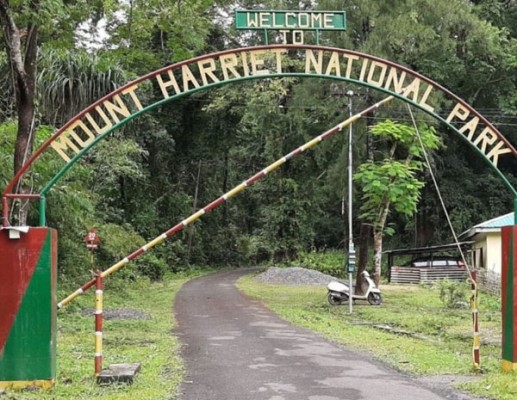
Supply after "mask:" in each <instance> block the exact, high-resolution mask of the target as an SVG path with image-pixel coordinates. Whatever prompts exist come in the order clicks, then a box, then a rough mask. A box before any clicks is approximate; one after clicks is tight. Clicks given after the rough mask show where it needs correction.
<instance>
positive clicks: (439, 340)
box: [238, 276, 517, 400]
mask: <svg viewBox="0 0 517 400" xmlns="http://www.w3.org/2000/svg"><path fill="white" fill-rule="evenodd" d="M238 286H239V288H240V289H241V290H243V291H244V292H245V293H247V294H249V295H251V296H252V297H254V298H257V299H259V300H262V301H263V302H264V303H265V304H266V305H267V306H268V307H269V308H270V309H271V310H273V311H274V312H276V313H277V314H279V315H280V316H282V317H283V318H285V319H286V320H288V321H290V322H292V323H294V324H295V325H298V326H301V327H304V328H307V329H310V330H312V331H315V332H319V333H321V334H322V335H324V336H325V337H327V338H328V339H331V340H333V341H335V342H338V343H342V344H346V345H349V346H351V347H354V348H356V349H361V350H365V351H368V352H369V353H371V354H372V355H374V356H375V357H377V358H378V359H381V360H383V361H385V362H387V363H388V364H390V365H392V366H394V367H395V368H397V369H399V370H401V371H404V372H408V373H411V374H415V375H444V374H461V375H467V374H474V371H473V368H472V364H473V363H472V317H471V313H470V310H469V309H451V308H447V307H445V306H444V304H443V303H442V301H441V300H440V293H439V290H438V289H437V288H424V287H418V286H395V285H393V286H392V285H384V286H382V287H381V289H382V291H383V297H384V304H383V305H382V306H380V307H375V306H370V305H368V303H367V302H362V301H358V302H357V303H356V304H355V306H354V311H353V313H352V314H349V312H348V305H346V306H340V307H333V306H330V305H328V303H327V300H326V289H325V288H324V287H307V286H301V287H293V286H275V285H267V284H263V283H260V282H257V281H256V280H254V279H253V277H251V276H246V277H243V278H241V279H240V280H239V281H238ZM467 293H468V291H467ZM467 300H468V299H467ZM479 303H480V306H479V308H480V327H481V336H482V343H483V344H482V346H481V365H482V371H481V373H480V374H479V376H478V379H476V380H475V381H473V382H469V383H464V384H462V385H461V386H460V387H461V388H462V389H463V390H466V391H469V392H471V393H474V394H476V395H481V396H484V397H486V398H492V399H498V400H510V399H515V398H517V379H516V378H517V375H516V374H507V373H503V372H501V367H500V366H501V311H500V302H499V301H498V299H497V298H494V297H493V296H490V295H487V294H481V295H480V298H479ZM374 325H389V326H390V327H392V328H393V329H396V330H399V331H406V332H409V334H400V333H393V332H388V331H384V330H381V329H377V328H375V327H374Z"/></svg>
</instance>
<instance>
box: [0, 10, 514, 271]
mask: <svg viewBox="0 0 517 400" xmlns="http://www.w3.org/2000/svg"><path fill="white" fill-rule="evenodd" d="M236 9H272V10H274V9H283V10H298V9H300V10H317V9H321V10H345V11H346V12H347V30H346V32H324V33H322V34H321V44H324V45H328V46H333V47H340V48H346V49H353V50H357V51H361V52H365V53H368V54H372V55H375V56H379V57H382V58H385V59H387V60H390V61H393V62H396V63H399V64H401V65H405V66H407V67H409V68H411V69H413V70H415V71H417V72H419V73H421V74H424V75H425V76H428V77H429V78H431V79H433V80H435V81H436V82H438V83H440V84H441V85H443V86H444V87H446V88H447V89H449V90H451V91H452V92H454V93H455V94H457V95H458V96H460V97H461V98H463V99H465V100H466V101H467V102H468V103H469V104H471V105H472V106H473V107H474V108H475V109H476V110H478V111H479V112H481V114H483V115H484V116H486V117H487V118H488V119H489V120H490V121H491V122H492V123H493V124H494V125H495V126H496V127H497V128H498V129H499V130H500V131H501V132H502V133H503V134H504V135H505V136H506V137H507V138H508V140H509V141H510V142H511V143H512V144H513V145H514V147H517V134H516V133H515V128H516V126H517V116H516V114H517V91H516V85H517V2H516V1H513V0H504V1H503V0H477V1H467V0H397V1H393V0H386V1H381V2H380V1H374V0H346V1H343V0H340V1H335V0H334V1H332V0H327V1H264V2H254V1H224V0H221V1H213V0H192V1H181V0H176V1H168V2H163V1H157V0H126V1H103V0H96V1H84V0H48V1H39V0H27V1H8V0H0V24H1V25H2V28H3V40H2V41H1V43H0V88H1V90H2V93H3V94H2V96H1V97H0V160H1V164H0V166H1V168H0V186H1V187H5V186H6V185H7V183H8V182H9V181H10V180H11V178H12V176H13V174H14V172H15V171H17V170H18V169H19V168H20V166H21V165H22V164H23V163H24V161H25V160H26V159H27V155H28V154H30V153H31V152H32V151H34V149H36V148H37V147H38V145H39V144H41V143H42V142H43V141H44V140H45V139H47V138H48V137H49V136H50V135H52V133H53V132H54V131H55V130H56V129H57V128H59V127H60V126H62V125H63V124H64V123H65V122H66V121H68V120H69V119H70V118H72V117H73V116H74V115H76V114H77V113H78V112H79V111H80V110H82V109H83V108H85V107H86V106H88V105H89V104H91V103H92V102H93V101H95V100H96V99H98V98H101V97H102V96H104V95H105V94H107V93H109V92H111V91H112V90H114V89H115V88H117V87H119V86H121V85H123V84H125V83H127V82H129V81H130V80H132V79H135V78H136V77H138V76H142V75H144V74H146V73H148V72H151V71H154V70H156V69H158V68H161V67H164V66H167V65H170V64H172V63H176V62H178V61H181V60H185V59H188V58H191V57H193V56H197V55H202V54H207V53H211V52H214V51H218V50H223V49H227V48H238V47H245V46H254V45H259V44H262V43H263V40H264V38H263V34H262V32H249V31H244V32H243V31H237V30H235V28H234V25H233V14H234V11H235V10H236ZM306 36H307V38H306V41H307V42H308V43H311V41H314V38H313V37H311V36H310V34H307V35H306ZM277 39H278V38H275V36H274V34H273V35H272V37H271V40H273V41H274V40H277ZM17 49H18V53H17ZM20 49H21V51H19V50H20ZM15 53H17V54H19V55H20V57H19V58H17V57H13V54H15ZM350 90H352V91H353V92H354V95H353V97H351V96H347V92H348V91H350ZM158 95H159V93H158V89H157V88H153V87H149V88H147V90H146V96H149V98H153V97H156V96H158ZM381 98H383V95H382V94H380V93H377V92H375V91H372V90H371V89H368V88H365V87H361V86H357V85H356V86H354V85H352V84H346V83H342V82H339V83H337V82H336V81H332V80H324V79H320V78H305V79H301V78H293V77H290V78H282V79H263V80H254V81H248V82H245V83H235V84H232V85H226V86H222V87H220V88H217V89H211V90H207V91H201V92H199V93H196V94H194V95H192V96H189V97H185V98H182V99H181V100H178V101H174V102H170V103H168V104H166V105H164V106H162V107H160V108H159V109H156V110H155V111H152V112H150V113H146V114H144V115H142V116H141V117H139V118H138V119H136V120H135V121H133V122H131V123H130V124H128V125H126V126H124V127H123V128H122V129H119V130H118V131H116V132H115V133H113V134H112V135H110V137H109V138H108V139H107V140H104V141H103V142H101V143H100V144H99V145H98V146H96V147H95V148H94V149H93V150H92V151H90V152H89V153H88V154H87V155H86V156H85V157H84V159H83V160H82V161H81V163H80V164H78V165H75V166H74V168H72V169H71V170H70V171H69V173H68V174H67V175H66V177H65V178H64V179H63V180H62V181H60V182H59V184H57V185H56V187H55V188H54V189H53V190H52V191H51V192H50V193H49V195H48V199H47V201H48V215H47V224H48V225H49V226H51V227H54V228H57V229H58V231H59V268H60V276H61V278H62V279H63V280H65V281H77V280H80V279H82V278H83V277H84V276H85V275H87V274H88V272H87V271H88V269H89V262H88V259H89V258H88V253H87V250H86V248H85V246H84V242H83V238H84V236H85V234H86V232H87V231H88V229H89V228H91V227H95V228H96V230H97V232H98V233H99V235H100V237H101V243H102V244H101V247H100V250H99V251H98V253H97V263H98V264H99V265H100V267H101V268H103V269H104V268H105V267H108V266H110V265H111V264H112V263H113V262H115V261H118V260H119V259H121V258H123V257H125V256H126V255H127V254H128V253H131V252H132V251H134V250H135V249H136V248H137V247H138V246H141V245H143V244H144V243H145V242H146V241H148V240H150V239H152V238H154V237H155V236H157V235H159V234H160V233H162V232H164V231H166V230H167V229H169V228H170V227H171V226H173V225H175V224H176V223H178V222H179V221H181V220H182V219H184V218H185V217H187V216H189V215H190V214H192V213H193V212H194V211H195V210H197V209H198V208H200V207H203V206H204V205H206V204H208V203H209V202H211V201H213V200H214V199H216V198H217V197H219V196H221V194H223V193H225V192H226V191H228V190H229V189H231V188H232V187H233V186H235V185H237V184H239V183H240V182H242V181H243V180H245V179H247V178H248V177H250V176H251V175H252V174H254V173H256V172H258V171H260V170H261V169H262V168H264V167H265V166H267V165H268V164H270V163H271V162H273V161H275V160H276V159H278V158H280V157H282V156H283V155H285V154H286V153H289V152H290V151H291V150H293V149H295V148H296V147H297V146H300V145H301V144H303V143H305V142H306V141H307V140H309V139H310V138H312V137H314V136H316V135H318V134H320V133H322V132H324V131H325V130H327V129H329V128H330V127H332V126H334V125H335V124H337V123H339V122H341V121H343V120H344V119H346V118H347V116H348V115H349V111H350V110H349V105H350V103H349V102H350V101H352V109H353V111H354V112H358V111H360V110H362V109H364V108H366V107H368V106H369V105H371V104H373V103H374V102H376V101H378V100H380V99H381ZM413 113H414V116H415V118H416V122H417V123H418V125H419V126H421V127H423V128H425V129H423V131H426V132H429V134H432V135H433V136H436V137H437V139H436V140H435V141H434V142H433V143H434V144H433V145H431V146H430V147H429V148H430V150H431V164H432V168H433V172H434V173H435V175H436V177H437V181H438V185H439V188H440V191H441V193H442V195H443V197H444V201H445V205H446V207H447V210H448V212H449V214H450V217H451V220H452V223H453V226H454V228H455V230H456V232H458V233H460V232H462V231H464V230H466V229H467V228H469V227H470V226H472V225H473V224H476V223H479V222H481V221H484V220H486V219H489V218H493V217H495V216H498V215H501V214H504V213H507V212H510V211H512V208H513V206H512V204H513V198H512V193H511V192H510V191H509V190H508V188H507V187H506V186H505V185H504V184H503V182H502V181H501V179H500V178H499V177H498V176H497V175H496V174H495V173H494V172H493V170H492V169H491V168H490V167H489V166H488V165H487V163H486V161H485V160H483V158H482V157H480V156H479V155H478V154H477V153H476V152H475V151H474V150H472V149H471V148H469V147H468V146H466V145H465V142H464V141H462V140H461V139H460V138H458V137H457V135H456V134H454V133H452V132H450V131H449V130H448V129H447V128H446V127H445V126H443V125H441V124H439V123H438V122H437V121H435V120H433V119H431V118H430V117H429V116H428V115H426V114H424V113H422V112H419V111H418V110H413ZM388 119H389V121H388V122H386V120H388ZM411 122H412V120H411V115H410V113H409V111H408V107H407V105H406V104H405V103H403V102H400V101H396V102H393V103H391V104H390V105H389V106H387V107H385V108H383V109H379V110H378V111H377V112H375V113H374V114H371V115H369V116H368V118H365V119H362V120H360V121H359V122H358V123H356V124H354V127H353V129H354V142H353V152H354V157H353V160H354V170H355V171H356V172H357V173H356V177H355V181H354V185H353V189H354V190H353V193H354V201H353V204H354V209H353V215H354V218H353V226H354V229H353V232H352V233H353V237H354V238H355V241H356V242H357V243H359V242H361V243H373V234H374V232H375V233H378V234H379V235H381V236H384V248H385V249H386V248H396V247H412V246H426V245H431V244H441V243H450V242H451V241H452V235H451V232H450V230H449V228H448V225H447V222H446V217H445V215H444V212H443V211H442V208H441V206H440V204H439V199H438V196H437V192H436V188H435V187H434V185H433V184H432V182H431V179H430V174H429V170H428V168H427V167H425V165H423V164H422V163H419V164H418V165H415V166H414V168H412V169H411V177H412V179H414V180H415V185H411V186H412V187H413V186H415V187H416V188H417V189H418V191H417V192H414V193H410V194H408V196H407V197H408V198H411V199H413V200H414V204H406V205H400V204H399V203H397V202H396V204H394V205H393V206H392V207H390V208H389V209H388V210H386V220H385V221H384V222H383V224H382V225H375V223H374V221H372V219H371V214H372V213H373V212H372V210H371V207H370V209H368V207H369V206H371V205H368V204H367V203H368V201H367V200H365V199H368V197H365V193H366V191H367V189H368V188H367V187H368V176H369V175H368V174H369V173H370V174H372V173H373V172H372V170H368V169H367V166H368V165H369V164H368V163H370V165H371V164H372V163H374V162H376V161H385V160H386V159H389V158H390V157H389V156H394V155H395V153H396V154H397V156H398V157H399V159H400V160H413V159H414V156H415V155H413V154H411V155H409V153H408V151H407V150H404V149H403V147H404V146H403V143H402V144H400V145H399V146H398V148H397V150H396V151H395V150H390V149H393V143H392V142H393V137H392V136H391V137H390V136H389V135H386V132H389V131H390V129H398V131H397V132H399V131H404V130H405V129H406V130H407V129H408V127H410V126H411ZM386 123H388V124H392V125H389V126H386V125H382V124H386ZM383 126H384V130H383V129H381V128H379V127H383ZM381 131H382V132H384V134H383V133H382V132H381ZM347 146H348V137H347V135H345V134H343V135H337V136H336V137H334V138H333V139H331V140H330V141H328V142H325V143H322V144H321V145H320V146H319V147H318V148H316V149H314V150H312V151H310V152H307V153H306V154H304V155H302V156H301V157H298V158H296V159H293V160H292V161H290V162H289V163H287V164H286V166H284V167H283V168H282V169H280V170H279V171H277V172H275V173H274V174H271V176H268V177H267V179H265V180H263V181H262V182H260V183H258V184H257V185H255V186H253V187H252V188H250V189H249V190H247V191H245V192H244V193H243V194H242V195H240V196H238V197H236V198H235V199H234V200H232V201H229V202H228V203H225V204H224V205H223V206H222V207H221V208H220V209H218V210H217V211H214V212H213V213H211V214H210V215H207V216H205V217H203V218H202V219H201V220H200V221H199V222H197V223H196V224H195V225H193V226H191V227H188V229H185V230H184V231H183V232H182V233H181V234H180V235H178V236H176V237H174V238H173V239H172V240H170V241H167V242H165V243H164V244H162V245H161V246H159V247H157V248H156V249H155V250H154V251H153V252H150V253H148V254H146V255H145V256H143V257H141V259H139V260H138V261H137V262H136V266H135V267H133V268H134V269H133V272H132V273H134V271H135V268H136V269H140V271H141V272H142V273H145V274H147V275H149V276H150V277H151V278H153V279H158V278H160V277H161V276H162V275H163V273H164V272H165V271H166V270H171V271H173V272H175V271H180V270H182V269H185V268H189V266H193V265H254V264H257V263H262V262H268V261H275V262H279V261H286V260H291V261H292V260H297V258H298V257H300V255H302V254H304V253H307V252H313V251H325V250H329V249H343V248H346V244H347V239H348V228H347V226H348V217H347V213H346V212H343V209H346V207H347V205H348V203H347V202H348V200H347V198H346V193H347V191H348V180H347V163H348V153H347ZM390 152H391V153H390ZM392 158H393V157H392ZM58 161H59V160H56V159H52V158H51V157H47V158H44V159H43V161H42V162H40V163H38V164H37V166H36V167H35V168H34V169H33V170H32V171H31V172H30V173H29V174H28V175H27V176H26V177H25V179H24V183H23V185H22V186H23V188H18V189H19V190H25V191H37V190H38V188H40V187H41V186H42V185H44V183H45V182H47V181H48V180H49V179H50V178H51V177H52V171H54V167H53V164H55V163H56V162H58ZM388 161H391V162H394V161H395V160H394V159H391V160H388ZM406 164H407V163H406ZM501 168H502V169H503V170H504V171H505V174H506V176H508V178H509V180H510V181H511V182H512V184H513V185H514V186H515V187H517V171H516V170H515V164H513V165H504V164H503V165H501ZM370 176H371V175H370ZM384 184H385V185H388V186H389V183H384ZM26 207H27V206H26V205H25V204H23V203H20V204H14V206H13V211H12V215H11V216H10V217H11V219H12V220H13V221H17V220H20V221H23V220H24V218H25V217H24V213H25V214H27V222H28V223H29V225H37V224H38V213H37V206H36V205H35V204H31V205H30V206H29V207H30V208H28V209H27V208H26ZM372 225H374V226H373V229H371V228H372ZM360 239H361V240H360Z"/></svg>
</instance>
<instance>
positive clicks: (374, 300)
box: [327, 271, 382, 306]
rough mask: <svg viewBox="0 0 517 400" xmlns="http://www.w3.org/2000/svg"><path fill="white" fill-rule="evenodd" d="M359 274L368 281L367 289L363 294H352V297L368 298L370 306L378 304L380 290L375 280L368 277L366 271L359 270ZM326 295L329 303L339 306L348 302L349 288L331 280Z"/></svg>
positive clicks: (357, 298) (358, 298) (356, 298)
mask: <svg viewBox="0 0 517 400" xmlns="http://www.w3.org/2000/svg"><path fill="white" fill-rule="evenodd" d="M361 276H362V277H363V278H364V279H366V282H368V289H367V290H366V292H365V293H364V295H357V294H352V299H353V300H354V301H355V300H368V303H370V304H371V305H372V306H378V305H381V304H382V295H381V290H380V289H379V288H378V287H377V286H376V285H375V282H374V281H373V279H372V278H370V274H369V273H368V271H363V272H361ZM327 289H328V296H327V299H328V301H329V304H331V305H333V306H339V305H340V304H344V303H346V302H348V301H349V300H348V298H349V296H350V290H349V288H348V286H347V285H345V284H344V283H341V282H336V281H332V282H330V283H329V284H328V285H327Z"/></svg>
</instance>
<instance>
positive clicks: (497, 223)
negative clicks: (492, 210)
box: [474, 212, 514, 228]
mask: <svg viewBox="0 0 517 400" xmlns="http://www.w3.org/2000/svg"><path fill="white" fill-rule="evenodd" d="M513 222H514V219H513V212H511V213H508V214H505V215H501V216H499V217H496V218H493V219H490V220H488V221H485V222H482V223H480V224H478V225H476V226H474V228H501V227H502V226H507V225H513Z"/></svg>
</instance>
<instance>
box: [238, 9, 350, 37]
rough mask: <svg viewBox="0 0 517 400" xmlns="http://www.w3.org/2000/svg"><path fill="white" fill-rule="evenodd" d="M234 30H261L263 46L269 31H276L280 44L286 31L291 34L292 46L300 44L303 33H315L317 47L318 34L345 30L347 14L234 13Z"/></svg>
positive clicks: (259, 11) (274, 11)
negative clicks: (263, 39) (262, 32)
mask: <svg viewBox="0 0 517 400" xmlns="http://www.w3.org/2000/svg"><path fill="white" fill-rule="evenodd" d="M235 27H236V28H237V29H240V30H263V31H264V37H265V41H266V44H269V43H268V42H269V37H268V31H269V30H275V31H277V32H279V33H280V34H281V35H282V43H283V44H287V34H288V33H289V32H292V42H293V44H303V43H304V42H305V31H314V32H315V33H316V44H319V41H320V31H344V30H346V12H345V11H282V10H237V11H236V12H235Z"/></svg>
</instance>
